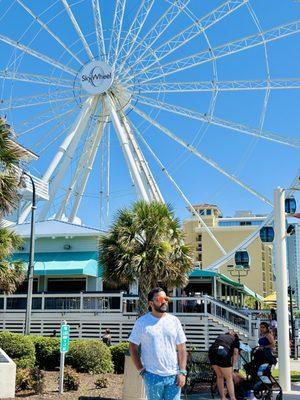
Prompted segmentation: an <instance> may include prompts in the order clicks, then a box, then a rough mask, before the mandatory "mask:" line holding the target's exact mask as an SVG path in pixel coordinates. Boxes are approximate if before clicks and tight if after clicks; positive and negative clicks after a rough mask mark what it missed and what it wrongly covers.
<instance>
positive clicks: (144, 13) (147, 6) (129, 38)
mask: <svg viewBox="0 0 300 400" xmlns="http://www.w3.org/2000/svg"><path fill="white" fill-rule="evenodd" d="M153 4H154V0H142V2H141V4H140V6H139V8H138V10H137V12H136V14H135V17H134V19H133V21H132V23H131V25H130V27H129V29H128V32H127V34H126V36H125V39H124V40H123V42H122V43H121V46H120V50H119V51H118V54H117V57H116V59H119V57H121V63H119V66H118V70H119V71H122V69H123V67H124V65H125V62H126V60H127V59H128V58H129V57H130V56H131V54H132V49H133V47H134V46H135V44H136V41H137V39H138V37H139V34H140V32H141V30H142V28H143V26H144V24H145V22H146V20H147V17H148V15H149V13H150V11H151V9H152V6H153ZM127 46H128V48H127ZM135 50H136V49H134V51H135ZM123 51H125V55H124V57H123V61H122V53H123Z"/></svg>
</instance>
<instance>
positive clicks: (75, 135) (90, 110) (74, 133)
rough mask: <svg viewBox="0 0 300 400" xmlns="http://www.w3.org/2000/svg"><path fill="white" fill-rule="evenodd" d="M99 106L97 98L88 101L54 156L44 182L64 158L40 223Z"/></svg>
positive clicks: (52, 182)
mask: <svg viewBox="0 0 300 400" xmlns="http://www.w3.org/2000/svg"><path fill="white" fill-rule="evenodd" d="M97 104H98V98H97V96H95V97H93V98H89V99H88V100H87V101H86V103H85V104H84V107H83V109H82V112H81V113H80V114H79V116H78V118H77V120H76V121H75V122H74V124H73V126H72V128H71V132H70V134H69V135H68V136H67V137H66V138H65V140H64V142H63V143H62V145H61V146H60V148H59V150H58V152H57V153H56V155H55V156H54V158H53V160H52V162H51V164H50V165H49V167H48V169H47V171H46V173H45V174H44V176H43V179H44V181H46V182H49V180H50V178H51V176H52V174H53V172H54V171H55V169H56V168H57V166H58V164H59V162H60V160H61V159H62V157H63V159H62V162H61V163H60V169H59V171H58V172H57V174H56V175H55V178H54V179H53V180H52V181H51V186H50V190H49V201H47V202H46V203H45V204H44V206H43V208H42V210H41V212H40V214H39V216H38V220H39V221H41V220H44V218H46V216H47V214H48V212H49V210H50V207H51V204H52V202H53V201H54V199H55V196H56V194H57V191H58V189H59V187H60V183H61V181H62V179H63V178H64V176H65V173H66V171H67V169H68V167H69V165H70V162H71V160H72V157H73V156H74V153H75V151H76V148H77V146H78V144H79V142H80V139H81V138H82V136H83V133H84V131H85V129H86V127H87V125H88V123H89V120H90V117H91V115H93V114H94V112H95V109H96V107H97Z"/></svg>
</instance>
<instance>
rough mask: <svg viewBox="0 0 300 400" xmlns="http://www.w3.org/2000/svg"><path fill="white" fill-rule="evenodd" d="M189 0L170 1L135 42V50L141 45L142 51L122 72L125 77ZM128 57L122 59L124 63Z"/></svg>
mask: <svg viewBox="0 0 300 400" xmlns="http://www.w3.org/2000/svg"><path fill="white" fill-rule="evenodd" d="M190 1H191V0H178V1H175V2H174V3H171V6H170V7H169V8H168V9H167V10H166V11H165V12H164V14H163V15H162V16H161V17H160V18H159V19H158V20H157V21H156V23H155V24H154V25H153V26H152V28H151V29H150V30H149V31H148V32H147V33H146V35H145V36H144V37H143V38H142V39H141V40H140V41H139V43H137V45H136V49H135V50H136V51H138V49H139V48H140V47H141V46H143V48H144V51H142V53H141V54H140V55H139V56H138V57H137V58H136V59H135V60H134V64H133V65H131V66H130V67H129V68H126V69H125V70H124V71H123V72H122V74H123V77H126V76H127V75H128V73H129V72H130V70H131V68H134V67H135V66H136V64H138V63H139V62H140V61H141V60H142V58H143V57H144V55H145V53H146V52H147V51H148V50H149V49H151V48H152V46H153V45H154V44H155V43H156V41H157V40H158V39H159V38H160V37H161V35H162V34H163V33H164V32H165V31H166V29H168V27H169V26H170V25H171V24H172V23H173V22H174V21H175V19H176V18H177V17H178V16H179V15H180V14H181V12H182V10H183V9H184V8H185V7H186V6H187V5H188V4H189V2H190ZM127 59H128V57H126V59H125V60H124V64H125V63H126V61H127Z"/></svg>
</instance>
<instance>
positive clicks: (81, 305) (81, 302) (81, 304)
mask: <svg viewBox="0 0 300 400" xmlns="http://www.w3.org/2000/svg"><path fill="white" fill-rule="evenodd" d="M79 309H80V311H83V293H82V292H80V305H79Z"/></svg>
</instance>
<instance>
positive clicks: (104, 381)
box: [95, 376, 108, 389]
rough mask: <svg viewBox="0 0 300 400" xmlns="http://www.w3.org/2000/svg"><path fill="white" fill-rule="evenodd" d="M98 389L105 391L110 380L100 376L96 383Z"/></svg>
mask: <svg viewBox="0 0 300 400" xmlns="http://www.w3.org/2000/svg"><path fill="white" fill-rule="evenodd" d="M95 386H96V389H104V388H107V386H108V379H107V378H106V377H105V376H99V378H97V379H96V381H95Z"/></svg>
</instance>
